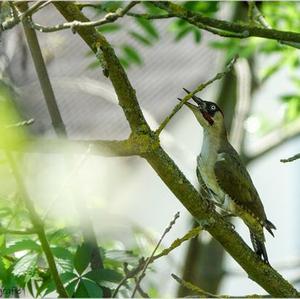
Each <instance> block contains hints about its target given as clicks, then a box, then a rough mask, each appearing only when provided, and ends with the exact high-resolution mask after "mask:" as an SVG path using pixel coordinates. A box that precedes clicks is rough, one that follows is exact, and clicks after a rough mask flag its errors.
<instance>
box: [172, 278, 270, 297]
mask: <svg viewBox="0 0 300 299" xmlns="http://www.w3.org/2000/svg"><path fill="white" fill-rule="evenodd" d="M171 276H172V277H173V278H174V279H175V280H176V281H177V282H178V283H179V284H180V285H182V286H183V287H185V288H187V289H189V290H190V291H192V292H193V293H195V294H197V296H199V297H200V298H270V297H271V296H270V295H257V294H251V295H246V296H230V295H216V294H212V293H210V292H207V291H204V290H202V289H201V288H199V287H198V286H196V285H194V284H192V283H191V282H188V281H185V280H183V279H181V278H179V277H178V276H177V275H175V274H171Z"/></svg>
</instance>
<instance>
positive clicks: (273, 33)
mask: <svg viewBox="0 0 300 299" xmlns="http://www.w3.org/2000/svg"><path fill="white" fill-rule="evenodd" d="M152 4H154V5H155V6H157V7H159V8H161V9H163V10H165V11H166V12H167V13H168V14H171V15H172V16H176V17H178V18H181V19H183V20H186V21H187V22H189V23H190V24H193V25H195V26H196V27H199V28H200V29H204V30H208V31H211V32H213V33H215V34H218V35H221V36H222V34H224V33H225V36H226V34H232V37H237V38H248V37H251V36H256V37H262V38H267V39H273V40H278V41H285V42H296V43H299V42H300V33H297V32H291V31H282V30H276V29H270V28H263V27H258V26H253V25H249V24H239V23H235V22H229V21H224V20H219V19H215V18H211V17H207V16H204V15H203V14H201V13H198V12H193V11H190V10H187V9H185V8H184V7H182V6H180V5H178V4H175V3H173V2H167V1H152ZM207 27H208V28H207ZM209 29H212V30H209ZM235 35H236V36H235Z"/></svg>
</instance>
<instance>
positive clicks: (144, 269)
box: [131, 212, 180, 298]
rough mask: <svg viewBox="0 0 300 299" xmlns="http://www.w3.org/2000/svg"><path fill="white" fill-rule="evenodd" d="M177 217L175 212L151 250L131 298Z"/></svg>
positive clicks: (177, 214)
mask: <svg viewBox="0 0 300 299" xmlns="http://www.w3.org/2000/svg"><path fill="white" fill-rule="evenodd" d="M179 216H180V213H179V212H177V213H176V214H175V216H174V218H173V220H172V221H171V222H170V224H169V225H168V227H167V228H166V229H165V230H164V232H163V234H162V236H161V238H160V239H159V241H158V243H157V244H156V246H155V248H154V250H153V252H152V254H151V256H150V257H149V258H148V259H147V260H146V263H145V265H144V268H143V270H142V273H141V274H140V276H139V277H138V279H137V282H136V285H135V288H134V289H133V292H132V295H131V298H134V295H135V293H136V291H137V289H138V286H139V284H140V283H141V280H142V278H143V277H144V274H145V272H146V269H147V267H148V265H149V264H150V262H151V259H152V258H153V256H154V255H155V252H156V250H157V249H158V247H159V246H160V244H161V242H162V240H163V238H164V237H165V235H166V234H167V233H168V232H169V231H170V230H171V228H172V227H173V225H174V224H175V222H176V220H177V219H178V218H179Z"/></svg>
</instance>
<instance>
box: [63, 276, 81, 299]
mask: <svg viewBox="0 0 300 299" xmlns="http://www.w3.org/2000/svg"><path fill="white" fill-rule="evenodd" d="M78 281H79V278H78V279H74V280H72V281H71V282H70V283H69V284H67V286H66V291H67V293H68V294H69V297H71V298H72V297H73V294H74V292H75V288H76V286H77V284H78Z"/></svg>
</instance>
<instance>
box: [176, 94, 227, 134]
mask: <svg viewBox="0 0 300 299" xmlns="http://www.w3.org/2000/svg"><path fill="white" fill-rule="evenodd" d="M184 91H185V92H187V93H190V91H188V90H187V89H185V88H184ZM192 99H193V100H194V102H195V103H196V104H197V105H194V104H192V103H189V102H186V103H185V105H186V106H187V107H189V108H190V109H191V110H192V112H193V113H194V115H195V116H196V118H197V120H198V122H199V123H200V125H201V126H202V127H203V128H204V129H206V130H207V131H208V132H212V133H218V132H220V133H221V132H223V131H224V130H225V124H224V115H223V112H222V110H221V109H220V108H219V107H218V105H217V104H216V103H213V102H208V101H204V100H202V99H201V98H199V97H197V96H195V95H194V96H193V97H192ZM178 100H180V101H181V99H178Z"/></svg>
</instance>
